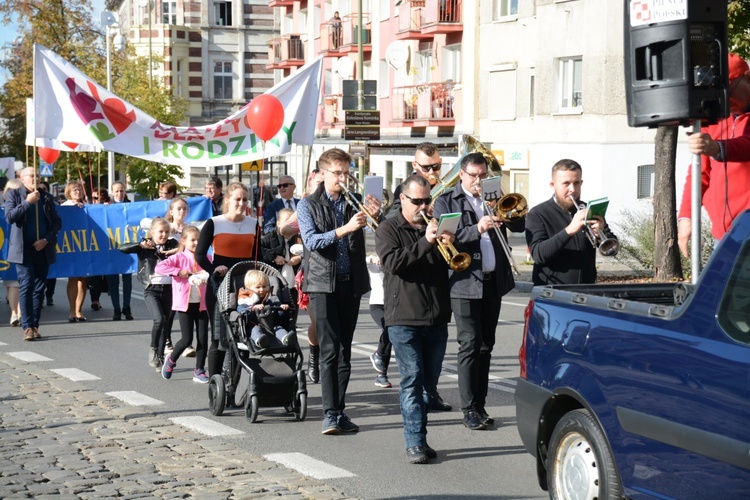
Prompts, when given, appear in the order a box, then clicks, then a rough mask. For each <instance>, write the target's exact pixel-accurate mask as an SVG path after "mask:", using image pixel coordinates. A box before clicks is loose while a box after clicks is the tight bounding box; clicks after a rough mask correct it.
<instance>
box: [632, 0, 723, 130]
mask: <svg viewBox="0 0 750 500" xmlns="http://www.w3.org/2000/svg"><path fill="white" fill-rule="evenodd" d="M727 62H728V54H727V2H725V1H721V0H719V1H717V0H686V1H682V2H673V1H664V0H626V1H625V85H626V98H627V107H628V125H630V126H631V127H643V126H648V127H656V126H658V125H688V124H689V123H690V122H691V121H692V120H698V119H700V120H702V121H704V122H705V123H706V124H710V123H716V122H717V121H718V120H719V119H720V118H724V117H726V116H727V115H728V90H727V87H728V73H729V70H728V68H727Z"/></svg>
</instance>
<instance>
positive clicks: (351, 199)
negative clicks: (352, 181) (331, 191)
mask: <svg viewBox="0 0 750 500" xmlns="http://www.w3.org/2000/svg"><path fill="white" fill-rule="evenodd" d="M339 185H340V186H341V187H342V188H344V198H346V201H347V203H349V205H351V206H352V207H353V208H354V209H355V210H357V211H358V212H362V213H363V214H365V217H366V218H367V226H368V227H369V228H370V231H372V232H373V233H374V232H375V230H376V229H377V228H378V221H377V220H376V219H375V217H373V216H372V214H371V213H370V211H369V210H367V209H366V208H365V206H364V205H363V204H362V202H360V201H359V200H358V199H357V198H356V197H355V196H354V194H353V193H352V192H351V191H349V188H348V187H347V186H346V184H345V183H343V182H339Z"/></svg>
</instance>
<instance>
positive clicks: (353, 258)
mask: <svg viewBox="0 0 750 500" xmlns="http://www.w3.org/2000/svg"><path fill="white" fill-rule="evenodd" d="M305 200H306V203H307V206H308V208H309V210H310V215H311V216H312V218H313V221H314V222H315V227H316V230H317V232H318V233H325V232H328V231H333V230H334V229H336V214H335V213H334V212H333V207H331V204H330V202H329V201H328V196H327V195H326V193H325V185H324V184H323V183H321V184H320V186H318V189H317V190H316V191H315V192H314V193H312V194H311V195H309V196H307V197H306V198H305ZM355 213H356V211H355V210H354V209H353V208H352V207H351V205H349V204H347V205H346V209H345V211H344V215H345V220H347V221H348V220H350V219H351V218H352V217H353V216H354V214H355ZM347 240H348V241H349V260H350V262H351V274H352V277H351V279H352V285H353V287H354V293H355V295H358V296H362V295H364V294H366V293H367V292H369V291H370V275H369V274H368V273H367V263H366V262H365V233H364V231H363V230H362V229H358V230H357V231H354V232H353V233H351V234H349V236H348V238H347ZM336 245H337V244H336V243H334V244H332V245H329V246H328V247H326V248H322V249H320V250H317V251H315V252H311V251H310V250H309V249H308V247H307V245H305V255H304V258H303V264H302V265H303V268H304V273H305V280H304V282H303V284H302V291H303V292H306V293H316V292H319V293H333V291H334V289H335V287H336Z"/></svg>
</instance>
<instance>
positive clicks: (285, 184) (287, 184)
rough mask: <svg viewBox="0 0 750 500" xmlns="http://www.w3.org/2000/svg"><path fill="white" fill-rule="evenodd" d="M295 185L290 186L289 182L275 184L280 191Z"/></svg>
mask: <svg viewBox="0 0 750 500" xmlns="http://www.w3.org/2000/svg"><path fill="white" fill-rule="evenodd" d="M295 185H296V184H292V183H291V182H285V183H284V184H276V187H277V188H279V189H281V188H285V187H289V186H295Z"/></svg>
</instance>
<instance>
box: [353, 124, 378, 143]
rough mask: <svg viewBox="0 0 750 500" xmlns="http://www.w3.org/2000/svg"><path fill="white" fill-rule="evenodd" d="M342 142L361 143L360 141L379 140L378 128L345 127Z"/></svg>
mask: <svg viewBox="0 0 750 500" xmlns="http://www.w3.org/2000/svg"><path fill="white" fill-rule="evenodd" d="M344 140H345V141H357V140H359V141H361V140H371V141H379V140H380V126H379V125H376V126H364V127H362V126H360V127H346V128H344Z"/></svg>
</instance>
